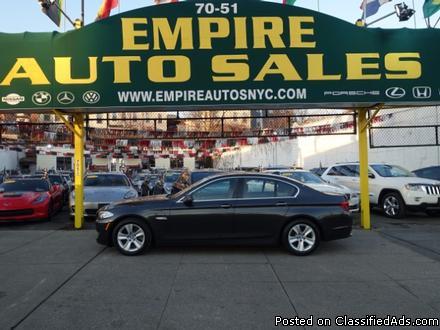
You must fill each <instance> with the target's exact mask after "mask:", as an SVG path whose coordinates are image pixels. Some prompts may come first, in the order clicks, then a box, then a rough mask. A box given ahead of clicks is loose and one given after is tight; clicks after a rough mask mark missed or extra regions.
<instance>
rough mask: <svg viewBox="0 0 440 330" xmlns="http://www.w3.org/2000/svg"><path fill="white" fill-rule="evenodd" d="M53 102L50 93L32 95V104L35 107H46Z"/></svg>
mask: <svg viewBox="0 0 440 330" xmlns="http://www.w3.org/2000/svg"><path fill="white" fill-rule="evenodd" d="M51 100H52V96H50V94H49V93H48V92H45V91H41V92H36V93H34V95H32V102H33V103H34V104H35V105H46V104H49V102H50V101H51Z"/></svg>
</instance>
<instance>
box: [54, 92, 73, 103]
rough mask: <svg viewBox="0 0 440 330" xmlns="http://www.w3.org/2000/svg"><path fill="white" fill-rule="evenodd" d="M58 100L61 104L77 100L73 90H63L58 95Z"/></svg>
mask: <svg viewBox="0 0 440 330" xmlns="http://www.w3.org/2000/svg"><path fill="white" fill-rule="evenodd" d="M57 101H58V102H59V103H61V104H71V103H73V101H75V95H73V94H72V93H71V92H61V93H59V94H58V95H57Z"/></svg>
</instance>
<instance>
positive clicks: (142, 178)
mask: <svg viewBox="0 0 440 330" xmlns="http://www.w3.org/2000/svg"><path fill="white" fill-rule="evenodd" d="M144 180H145V175H136V176H135V177H134V179H133V181H144Z"/></svg>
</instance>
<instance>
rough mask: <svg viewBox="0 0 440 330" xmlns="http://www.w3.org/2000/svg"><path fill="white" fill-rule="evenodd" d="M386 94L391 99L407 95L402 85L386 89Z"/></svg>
mask: <svg viewBox="0 0 440 330" xmlns="http://www.w3.org/2000/svg"><path fill="white" fill-rule="evenodd" d="M385 95H386V96H388V97H389V98H390V99H400V98H402V97H404V96H405V95H406V91H405V90H404V89H403V88H402V87H391V88H388V89H387V90H386V91H385Z"/></svg>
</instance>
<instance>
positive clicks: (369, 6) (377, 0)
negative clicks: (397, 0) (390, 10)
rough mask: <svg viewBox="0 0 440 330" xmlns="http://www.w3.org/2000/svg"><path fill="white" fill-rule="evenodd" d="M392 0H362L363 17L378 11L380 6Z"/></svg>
mask: <svg viewBox="0 0 440 330" xmlns="http://www.w3.org/2000/svg"><path fill="white" fill-rule="evenodd" d="M390 1H392V0H364V1H363V2H362V4H361V9H362V11H364V13H365V14H364V16H365V18H367V17H370V16H373V15H374V14H376V13H377V12H378V11H379V8H380V6H382V5H383V4H385V3H387V2H390Z"/></svg>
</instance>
